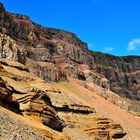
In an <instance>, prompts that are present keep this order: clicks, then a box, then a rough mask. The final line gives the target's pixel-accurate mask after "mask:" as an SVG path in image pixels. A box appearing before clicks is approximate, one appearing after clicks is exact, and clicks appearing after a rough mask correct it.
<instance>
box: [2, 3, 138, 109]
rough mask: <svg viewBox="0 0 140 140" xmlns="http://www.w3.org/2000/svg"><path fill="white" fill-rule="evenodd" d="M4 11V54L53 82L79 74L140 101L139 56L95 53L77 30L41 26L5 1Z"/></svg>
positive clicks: (87, 79)
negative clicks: (10, 8)
mask: <svg viewBox="0 0 140 140" xmlns="http://www.w3.org/2000/svg"><path fill="white" fill-rule="evenodd" d="M0 10H1V12H0V19H1V23H0V29H1V30H0V57H3V58H7V59H10V60H14V61H18V62H20V63H22V64H26V66H27V67H29V69H30V71H31V72H32V73H34V74H35V75H37V76H39V77H41V78H42V79H44V80H46V81H49V82H52V81H62V80H66V79H67V78H68V77H75V78H77V79H81V80H83V81H87V83H89V81H90V82H92V83H95V84H97V85H99V86H100V87H102V88H104V89H110V90H112V91H113V92H115V93H117V94H118V95H119V96H121V97H122V98H128V99H130V100H133V101H136V100H137V101H139V100H140V90H139V89H140V88H139V86H140V80H139V79H140V72H139V69H140V57H139V56H128V57H116V56H112V55H107V54H102V53H98V52H92V51H89V50H88V46H87V44H86V43H84V42H82V41H81V40H80V39H79V38H78V37H77V36H76V35H75V34H73V33H70V32H66V31H62V30H58V29H51V28H45V27H42V26H40V25H37V24H36V23H34V22H32V21H31V20H30V18H29V17H27V16H24V15H19V14H11V13H8V12H7V11H6V10H5V9H4V7H3V5H2V4H1V9H0ZM130 106H131V108H133V105H130ZM132 110H134V109H132ZM137 111H139V110H137Z"/></svg>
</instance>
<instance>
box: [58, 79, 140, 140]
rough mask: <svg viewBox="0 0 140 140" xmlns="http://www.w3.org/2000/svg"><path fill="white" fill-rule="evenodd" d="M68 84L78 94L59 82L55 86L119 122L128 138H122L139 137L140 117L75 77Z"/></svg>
mask: <svg viewBox="0 0 140 140" xmlns="http://www.w3.org/2000/svg"><path fill="white" fill-rule="evenodd" d="M69 84H70V85H71V86H73V87H74V88H75V89H77V91H79V94H75V93H73V92H71V91H70V89H68V88H66V87H64V86H63V85H61V84H56V86H57V87H58V88H60V89H61V90H62V91H64V92H66V93H67V94H69V95H70V96H73V97H75V98H78V99H80V100H81V101H83V102H86V104H88V105H90V106H93V107H94V108H95V109H96V111H97V113H99V114H101V115H102V116H105V117H108V118H111V119H113V120H114V121H116V122H117V123H120V124H121V125H122V127H123V128H124V129H125V131H126V132H127V133H128V135H127V137H128V138H126V139H124V140H128V139H129V140H132V139H133V140H139V139H140V118H137V117H134V116H133V115H131V114H130V113H129V112H127V111H126V110H124V109H121V108H119V107H118V106H116V105H114V104H112V103H110V102H109V101H107V100H105V99H104V98H102V97H100V96H99V95H97V94H96V93H94V92H91V91H89V90H88V89H86V88H84V87H83V86H82V85H81V84H80V83H79V81H78V80H76V79H72V78H70V79H69Z"/></svg>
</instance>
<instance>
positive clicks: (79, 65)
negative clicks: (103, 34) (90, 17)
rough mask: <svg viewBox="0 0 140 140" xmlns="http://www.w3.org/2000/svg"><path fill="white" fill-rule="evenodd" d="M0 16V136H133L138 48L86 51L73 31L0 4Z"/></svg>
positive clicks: (139, 108)
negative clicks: (128, 52)
mask: <svg viewBox="0 0 140 140" xmlns="http://www.w3.org/2000/svg"><path fill="white" fill-rule="evenodd" d="M0 21H1V22H0V67H1V68H0V83H1V85H0V105H1V108H0V112H1V114H5V116H6V117H5V118H4V117H3V116H4V115H1V116H0V120H1V122H0V123H1V127H0V129H1V132H0V138H1V139H2V140H5V139H12V138H15V139H23V140H24V139H27V138H29V139H39V138H37V137H38V135H39V136H41V138H42V139H72V140H78V139H79V140H81V139H84V140H86V139H87V140H90V139H91V140H93V139H104V140H110V139H120V138H124V139H129V140H131V139H135V140H138V138H139V137H140V136H139V133H138V132H139V131H140V127H139V126H140V118H139V116H140V56H125V57H117V56H113V55H110V54H103V53H100V52H94V51H91V50H89V49H88V45H87V44H86V43H85V42H83V41H81V40H80V39H79V38H78V37H77V36H76V35H75V34H73V33H71V32H67V31H63V30H59V29H52V28H46V27H43V26H41V25H38V24H36V23H34V22H33V21H31V20H30V18H29V17H28V16H24V15H20V14H13V13H9V12H7V11H6V10H5V8H4V6H3V4H0ZM15 117H16V118H17V121H16V120H15V121H13V120H14V118H15ZM126 120H128V121H126ZM7 121H8V122H9V124H8V125H7ZM30 121H31V122H30ZM4 124H6V125H4ZM18 124H21V126H20V125H19V127H18V128H17V129H16V131H15V133H17V134H15V133H14V134H13V131H14V126H15V125H18ZM37 124H38V125H37ZM22 126H23V129H22ZM24 128H25V129H26V128H27V129H28V130H29V131H28V132H26V131H24ZM19 130H20V131H19ZM21 131H24V133H23V134H21ZM30 134H31V135H30ZM35 137H36V138H35Z"/></svg>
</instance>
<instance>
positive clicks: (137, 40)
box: [0, 0, 140, 56]
mask: <svg viewBox="0 0 140 140" xmlns="http://www.w3.org/2000/svg"><path fill="white" fill-rule="evenodd" d="M0 1H1V2H2V3H3V4H4V5H5V7H6V9H7V10H8V11H10V12H14V13H21V14H25V15H29V16H30V18H31V19H32V20H33V21H35V22H37V23H39V24H41V25H43V26H47V27H54V28H59V29H64V30H68V31H71V32H74V33H75V34H77V35H78V37H79V38H81V39H82V40H83V41H85V42H87V43H88V44H89V48H90V49H92V50H95V51H101V52H105V53H111V54H114V55H119V56H122V55H140V0H23V1H20V0H0Z"/></svg>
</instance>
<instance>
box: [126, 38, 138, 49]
mask: <svg viewBox="0 0 140 140" xmlns="http://www.w3.org/2000/svg"><path fill="white" fill-rule="evenodd" d="M127 49H128V50H129V51H134V50H140V38H138V39H133V40H131V41H130V42H129V43H128V48H127Z"/></svg>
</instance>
